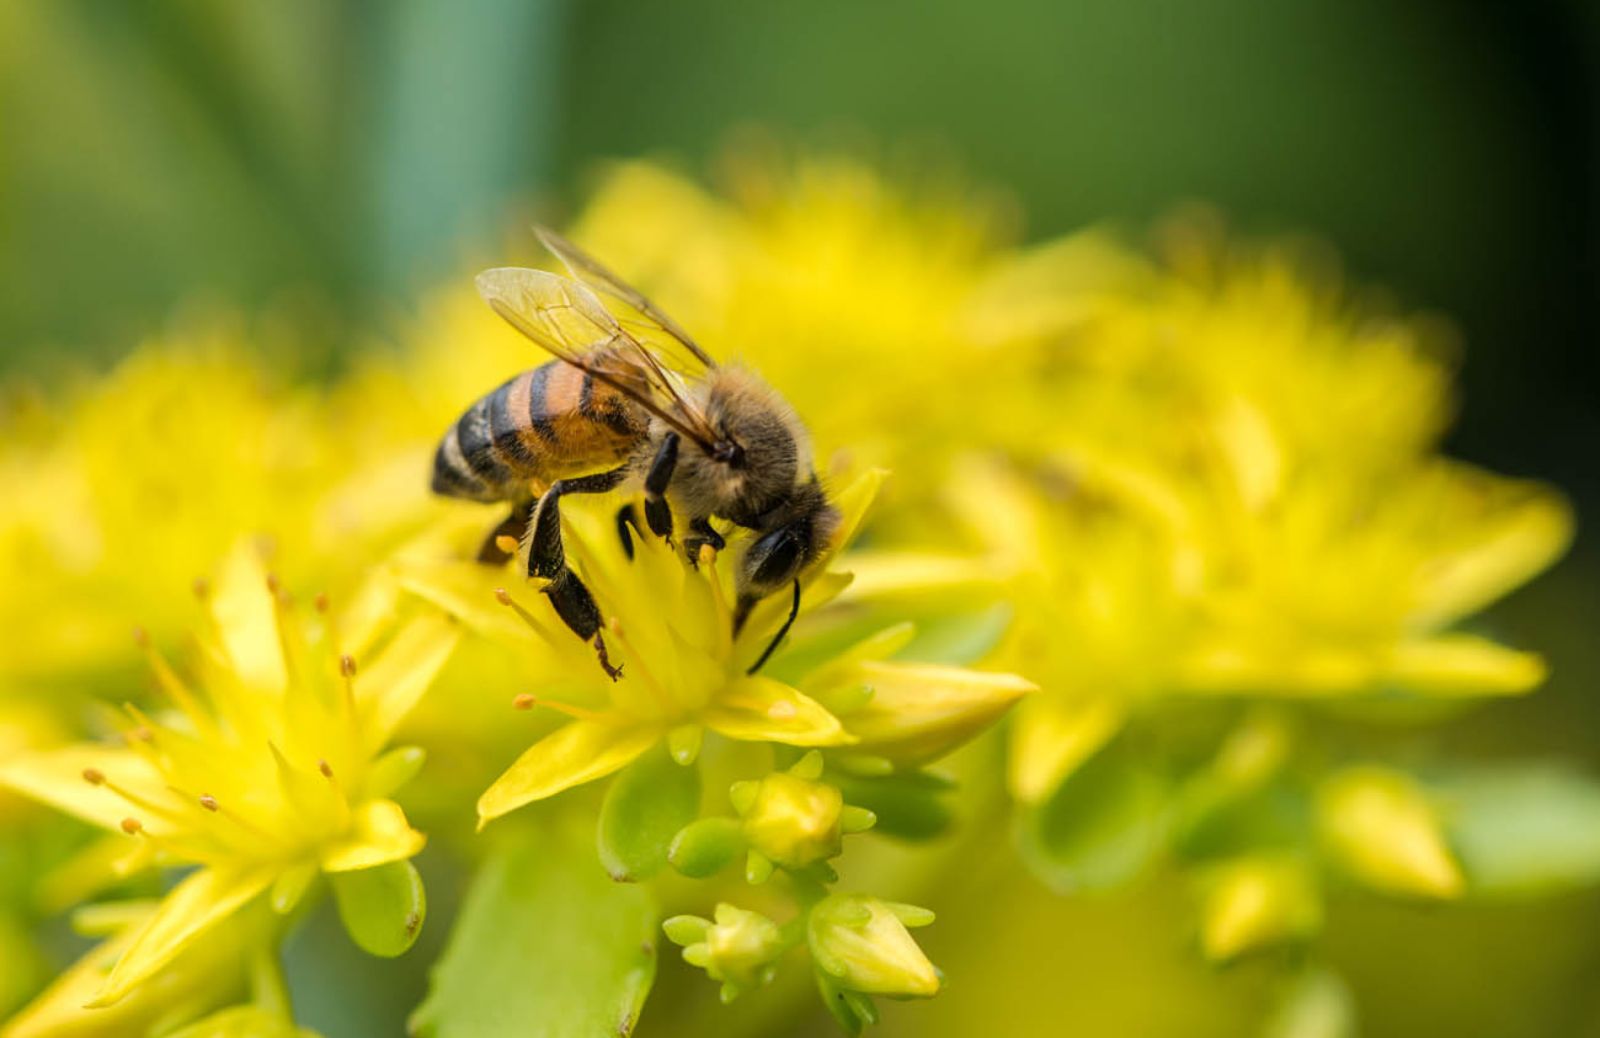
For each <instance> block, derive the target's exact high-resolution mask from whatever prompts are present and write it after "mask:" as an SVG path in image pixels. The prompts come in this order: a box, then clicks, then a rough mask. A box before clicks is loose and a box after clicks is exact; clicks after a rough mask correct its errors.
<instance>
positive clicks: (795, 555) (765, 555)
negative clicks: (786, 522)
mask: <svg viewBox="0 0 1600 1038" xmlns="http://www.w3.org/2000/svg"><path fill="white" fill-rule="evenodd" d="M799 565H800V536H799V534H798V533H796V532H795V530H794V529H793V528H791V527H784V528H783V529H780V530H774V531H772V532H771V533H769V534H766V535H765V536H763V537H760V538H758V539H757V540H756V542H755V543H754V544H752V545H750V549H749V551H748V552H747V553H746V554H745V558H744V567H745V572H746V573H747V574H749V578H750V583H751V585H752V586H753V587H757V588H768V587H774V586H776V585H778V584H781V583H783V582H784V581H786V580H788V579H789V578H790V577H792V576H794V571H795V570H796V569H797V568H798V567H799Z"/></svg>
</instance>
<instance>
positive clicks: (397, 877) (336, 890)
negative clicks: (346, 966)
mask: <svg viewBox="0 0 1600 1038" xmlns="http://www.w3.org/2000/svg"><path fill="white" fill-rule="evenodd" d="M328 878H329V879H330V880H331V881H332V883H333V896H334V900H336V901H337V902H338V903H339V918H340V919H341V920H342V921H343V922H344V929H345V932H346V933H348V934H349V935H350V939H351V940H352V941H355V942H356V944H357V945H359V946H360V947H361V949H362V950H363V951H366V952H369V953H371V954H373V955H381V956H383V957H384V958H386V959H387V958H393V957H395V956H396V955H402V954H404V953H405V952H406V951H407V950H408V949H409V948H410V947H411V945H412V943H413V942H414V941H416V939H417V934H419V933H421V932H422V921H423V920H424V919H426V918H427V915H428V898H427V895H426V893H425V892H424V891H423V889H422V877H421V876H420V875H418V874H417V870H416V867H415V866H413V865H412V864H411V863H410V862H409V861H393V862H389V863H388V864H387V865H375V866H373V867H372V868H370V869H358V870H356V871H354V872H331V873H329V874H328Z"/></svg>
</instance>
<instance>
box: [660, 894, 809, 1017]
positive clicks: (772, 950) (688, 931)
mask: <svg viewBox="0 0 1600 1038" xmlns="http://www.w3.org/2000/svg"><path fill="white" fill-rule="evenodd" d="M662 929H663V930H665V931H666V934H667V937H668V938H670V939H671V940H672V941H673V942H674V943H676V944H681V945H683V946H684V947H683V958H684V960H685V961H686V962H688V963H690V964H691V965H694V966H699V967H700V968H701V969H703V970H705V971H706V975H707V976H708V977H710V978H711V979H712V980H718V981H721V982H722V1000H723V1001H724V1002H731V1001H733V1000H734V999H735V998H737V997H738V996H739V995H740V994H742V993H743V992H745V991H747V990H749V989H751V988H755V987H760V986H761V985H763V984H766V983H768V982H769V981H771V980H772V977H773V974H774V973H775V972H776V970H777V959H778V957H779V956H780V955H782V954H783V951H784V940H783V933H782V931H780V930H779V929H778V924H777V923H774V922H773V921H772V920H771V919H768V918H767V917H766V916H764V915H761V914H760V913H759V912H747V911H745V910H744V909H742V908H735V907H734V906H733V905H727V904H722V905H718V906H717V910H716V921H715V922H712V921H711V920H709V919H702V918H700V917H698V916H685V915H680V916H674V917H672V918H671V919H668V920H667V921H666V922H665V923H663V924H662Z"/></svg>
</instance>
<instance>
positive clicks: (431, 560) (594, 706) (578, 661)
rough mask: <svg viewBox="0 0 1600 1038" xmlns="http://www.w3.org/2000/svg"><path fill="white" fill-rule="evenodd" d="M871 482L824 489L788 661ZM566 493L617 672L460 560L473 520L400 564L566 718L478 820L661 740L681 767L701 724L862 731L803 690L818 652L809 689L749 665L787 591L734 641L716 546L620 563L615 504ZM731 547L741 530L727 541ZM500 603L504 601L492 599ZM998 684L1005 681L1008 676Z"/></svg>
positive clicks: (949, 673)
mask: <svg viewBox="0 0 1600 1038" xmlns="http://www.w3.org/2000/svg"><path fill="white" fill-rule="evenodd" d="M881 480H882V474H881V473H868V474H865V475H862V476H858V477H857V478H855V479H854V480H852V481H850V482H848V483H847V484H845V485H843V486H842V487H840V488H839V490H838V492H837V493H836V494H835V495H834V500H835V503H836V504H837V506H838V507H839V509H840V511H841V513H842V515H843V521H842V523H841V525H840V530H839V533H838V534H837V535H836V536H835V539H834V542H833V544H832V545H831V546H830V548H829V549H828V550H827V551H826V552H824V553H823V555H822V557H820V558H819V559H818V560H817V562H816V563H814V564H813V565H812V566H811V567H810V568H809V569H808V570H807V572H806V573H804V574H802V575H801V578H800V580H801V584H802V587H803V592H802V595H801V605H800V620H799V622H798V624H797V625H796V629H795V632H794V635H793V639H792V640H793V642H794V643H795V646H793V647H790V653H792V656H793V657H800V658H804V657H807V656H808V655H814V654H813V653H811V652H810V650H808V649H806V648H805V647H804V645H803V643H804V642H806V640H807V639H806V637H805V634H804V629H805V628H806V627H807V626H809V624H808V621H809V620H810V619H811V618H813V617H817V618H818V620H819V623H820V617H819V616H818V614H819V613H820V612H821V611H822V610H823V608H824V607H825V606H826V605H827V604H828V603H829V602H830V601H832V600H833V599H834V597H835V596H837V595H838V593H839V592H840V591H841V590H842V589H843V588H844V587H845V586H846V585H847V584H848V583H849V580H850V577H849V575H848V574H847V573H843V572H839V571H837V570H834V569H831V568H830V564H831V562H832V561H833V559H834V557H835V556H836V554H837V553H838V552H839V550H840V549H841V548H842V547H843V546H844V545H845V544H846V543H847V542H848V541H849V539H850V538H851V537H852V536H854V534H855V532H856V530H857V529H858V528H859V526H860V524H861V521H862V519H863V517H864V515H865V512H866V510H867V507H868V505H869V504H870V503H871V501H872V499H873V498H874V496H875V495H876V493H877V488H878V486H879V484H880V482H881ZM572 504H573V507H572V508H570V509H569V508H567V507H566V506H565V505H564V506H563V509H562V518H563V522H564V524H565V526H564V535H565V543H566V547H567V551H568V557H569V561H570V562H571V563H572V564H573V565H574V567H575V569H576V570H577V572H578V573H579V575H580V576H581V577H582V578H583V580H584V582H585V583H586V584H587V585H588V586H589V588H590V590H591V591H592V592H593V593H594V597H595V600H596V602H597V603H598V604H599V607H600V612H601V615H602V616H604V617H605V618H606V623H607V626H606V628H605V629H604V637H605V642H606V645H607V647H608V652H609V654H610V657H611V660H612V662H613V663H616V664H621V667H622V674H621V676H620V678H619V679H618V680H616V681H612V680H609V679H608V678H607V677H606V676H605V674H604V673H603V672H602V670H601V668H600V667H599V665H598V664H597V662H596V660H595V656H594V651H593V649H592V648H591V647H590V646H588V645H587V644H585V643H583V642H582V641H580V640H579V639H577V638H576V637H574V636H573V635H572V634H571V632H570V631H569V630H568V629H567V628H566V627H564V626H563V625H562V624H561V622H560V620H559V619H558V618H557V617H556V615H555V613H554V610H553V608H552V607H551V606H550V605H549V604H548V603H546V602H544V601H540V600H539V599H538V598H536V597H534V596H532V595H523V594H518V593H513V592H511V591H508V590H506V589H505V588H503V587H497V586H496V585H497V584H501V583H504V582H505V580H506V575H505V574H504V573H503V572H496V571H490V570H486V569H485V568H484V567H482V566H479V565H476V564H472V563H465V562H459V561H454V560H455V559H459V558H460V557H461V556H462V555H463V554H465V550H466V549H465V544H466V541H468V540H471V539H472V537H473V536H474V534H475V535H476V536H477V537H481V536H482V530H481V520H474V521H472V522H470V523H463V524H461V525H460V527H459V529H458V530H457V532H458V533H459V534H460V535H461V541H462V543H461V545H459V546H453V545H452V544H451V543H450V542H449V539H448V538H449V534H448V531H447V534H446V538H445V540H444V541H443V542H442V543H441V542H440V541H438V540H433V541H428V542H424V543H422V544H420V545H418V546H416V547H414V548H413V549H412V550H410V551H408V552H406V553H403V554H402V557H401V558H400V559H399V560H398V561H397V562H396V564H395V569H396V575H397V578H398V579H399V581H400V582H401V584H402V585H404V586H405V587H407V588H409V589H410V590H412V591H413V592H415V593H417V594H419V595H421V596H423V597H424V598H427V599H429V600H430V601H432V602H434V603H436V604H437V605H439V606H440V607H442V608H444V609H446V610H448V611H450V612H453V613H455V614H456V615H458V616H460V617H462V618H463V619H464V620H466V621H468V622H469V623H472V624H473V625H475V626H477V627H478V628H479V629H481V630H483V631H485V632H486V633H489V634H490V635H491V636H495V637H498V638H501V639H504V640H506V641H509V642H511V643H513V644H517V645H520V646H522V647H524V648H526V649H529V650H531V651H532V659H531V660H530V664H531V668H532V670H533V672H534V673H532V674H531V675H530V679H531V680H533V681H535V682H537V683H536V684H534V685H533V686H532V687H533V688H535V689H537V691H533V692H527V693H523V694H522V695H521V696H519V697H518V698H517V700H516V705H518V706H520V707H524V708H528V707H534V706H544V707H548V708H549V709H551V710H553V711H555V712H558V713H561V714H564V715H566V716H567V717H568V718H569V720H568V721H567V723H565V724H564V725H562V726H561V727H560V728H558V729H556V730H555V731H554V732H552V733H551V734H549V735H547V736H545V737H544V738H542V739H540V740H539V741H537V742H536V743H534V745H533V746H532V747H530V748H529V749H528V750H527V751H526V752H524V753H523V754H522V756H521V757H520V758H519V759H518V760H517V761H516V762H515V763H514V764H513V765H512V766H511V767H510V768H509V769H508V770H507V771H506V772H505V773H504V774H503V775H502V776H501V777H500V778H499V779H498V780H497V781H496V782H495V783H494V784H493V785H491V786H490V787H489V789H488V790H487V791H486V792H485V793H484V794H483V796H482V797H481V798H480V800H479V802H478V815H479V819H480V822H487V821H489V820H490V819H493V818H497V817H499V816H500V815H503V814H505V813H506V812H508V811H511V810H514V809H515V808H517V807H520V806H522V805H523V804H527V803H529V802H531V801H535V800H540V799H543V798H545V797H549V796H553V795H554V794H556V793H559V792H561V791H562V790H565V789H568V788H571V787H573V786H576V785H580V784H582V783H585V782H590V781H593V780H595V779H598V778H602V777H604V776H606V775H608V774H610V773H612V772H614V771H616V770H618V769H619V768H622V767H623V766H624V765H626V764H628V763H629V762H630V761H632V760H634V759H636V758H637V757H639V755H641V754H642V753H644V752H645V750H647V749H649V748H650V747H651V746H653V745H656V744H657V743H659V742H661V741H663V740H665V741H666V742H667V745H668V747H669V749H671V751H672V753H673V755H674V757H675V758H677V759H678V760H679V762H680V763H689V762H691V761H692V760H693V759H694V758H695V755H696V754H697V752H698V749H699V746H700V742H701V740H702V739H703V737H704V733H705V731H706V730H708V729H709V730H710V731H713V732H716V733H718V734H720V735H723V736H725V737H727V738H730V739H736V740H743V741H751V742H772V743H780V744H786V745H790V746H801V747H840V746H849V745H851V744H853V743H855V742H856V741H857V738H856V736H854V735H853V734H851V732H850V731H849V730H848V728H847V727H846V726H845V724H844V723H843V722H842V721H841V720H840V718H839V717H838V716H836V715H835V714H834V713H832V712H831V711H830V710H829V709H827V708H826V707H825V706H824V705H823V704H822V703H821V702H819V701H818V699H817V698H816V696H815V695H813V694H811V692H812V691H813V690H815V691H818V692H819V693H821V692H831V691H833V690H835V689H836V687H837V681H836V679H834V678H832V677H828V676H827V675H826V674H825V672H824V668H825V665H826V662H827V660H826V659H824V660H823V662H822V663H819V664H817V665H815V666H813V667H812V668H811V670H810V672H809V673H821V674H823V677H822V678H821V679H820V681H821V684H820V686H819V687H818V688H816V689H813V686H812V683H811V681H810V680H809V678H808V677H807V676H806V675H802V676H800V677H798V678H796V679H795V682H794V683H790V682H787V681H784V680H780V679H779V678H777V677H772V676H768V675H767V674H765V673H758V674H754V675H752V674H749V673H747V671H748V670H749V669H750V667H751V665H752V663H754V662H755V661H756V660H757V659H758V657H760V655H761V654H762V652H763V651H764V649H765V648H766V646H767V645H768V643H770V641H771V640H772V638H773V637H774V636H775V635H776V634H777V633H778V631H779V630H780V628H781V627H782V626H783V623H784V620H785V618H786V615H787V613H788V610H789V607H790V605H791V602H790V600H789V599H788V597H787V596H785V595H775V596H772V597H771V598H768V599H766V600H764V601H763V602H761V603H760V604H759V605H758V606H757V607H756V608H755V609H754V611H753V612H752V613H751V615H750V618H749V620H748V621H747V622H746V623H745V625H744V627H743V628H742V630H741V631H740V632H739V634H738V635H737V636H735V635H734V634H733V623H732V613H731V610H730V602H731V601H732V597H733V596H732V583H731V575H730V574H728V573H726V572H724V567H722V566H720V565H719V563H718V559H717V557H716V553H715V552H713V551H711V550H709V549H704V550H702V552H701V555H700V557H699V559H698V560H697V562H696V563H695V564H691V563H690V562H689V561H688V560H686V559H684V558H683V557H682V555H681V554H680V553H679V552H678V551H677V550H675V549H674V548H673V547H671V546H669V545H667V544H665V543H664V542H662V541H661V540H660V539H658V538H653V537H641V538H637V539H635V551H634V554H633V557H632V558H630V557H629V556H628V555H627V554H626V553H625V552H624V551H623V548H622V545H621V543H620V542H619V540H618V538H617V535H616V528H615V523H614V518H613V516H614V513H615V507H616V506H615V502H614V501H612V500H609V499H608V500H605V501H601V502H599V503H598V504H594V503H592V502H582V501H574V502H572ZM463 515H464V516H466V518H468V519H472V518H473V517H472V516H471V515H470V514H468V513H463ZM740 547H741V545H740V544H739V540H738V538H735V539H734V543H733V544H732V545H731V546H730V547H729V548H728V549H727V550H729V551H738V550H740ZM496 599H498V600H499V602H500V603H501V606H498V607H497V606H496V605H494V604H493V603H494V601H495V600H496ZM486 603H488V604H486ZM785 655H786V654H784V653H780V654H779V655H778V656H776V657H774V659H773V661H772V663H773V665H772V670H773V671H774V672H782V668H783V666H784V665H785V664H786V660H785ZM880 666H881V667H883V668H884V669H885V673H887V674H889V675H891V678H892V677H893V676H894V675H896V674H897V672H898V669H899V668H912V670H911V672H912V673H917V674H922V676H923V678H924V688H925V690H926V693H927V695H928V696H930V697H931V698H932V699H933V700H935V701H938V700H939V699H940V698H941V697H945V696H949V695H950V694H951V692H950V689H949V688H948V687H945V686H946V685H953V684H957V683H961V682H970V678H969V677H968V675H967V673H966V672H965V671H962V670H960V669H959V668H948V669H943V670H940V669H935V670H932V671H926V672H924V671H919V670H916V669H915V665H914V664H901V663H894V662H889V661H885V662H883V663H882V664H880ZM994 680H995V681H996V682H998V683H1000V684H1002V685H1007V686H1009V685H1011V684H1014V683H1015V679H1013V678H1010V677H1006V676H997V677H996V678H995V679H994ZM941 682H943V683H945V684H944V685H942V684H941ZM989 716H991V717H992V716H994V712H993V711H991V712H990V713H989ZM974 730H975V726H973V725H968V726H967V728H966V731H967V732H968V733H969V734H970V733H971V732H972V731H974Z"/></svg>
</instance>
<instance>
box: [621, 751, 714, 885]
mask: <svg viewBox="0 0 1600 1038" xmlns="http://www.w3.org/2000/svg"><path fill="white" fill-rule="evenodd" d="M699 812H700V769H699V768H697V767H694V766H693V765H689V766H687V767H686V766H684V765H682V764H679V763H678V762H677V761H675V760H673V759H672V756H671V755H670V754H669V753H668V752H667V751H666V750H665V749H663V748H661V747H656V748H655V749H652V750H650V751H649V752H647V753H645V754H644V756H642V757H640V758H639V759H638V760H636V761H634V762H633V763H632V764H630V765H628V766H627V767H626V768H624V769H623V770H622V771H621V772H620V773H618V775H617V777H616V778H615V779H613V780H612V782H611V788H610V789H608V790H606V799H605V802H604V803H603V804H601V805H600V824H599V827H598V829H597V831H596V837H597V842H598V843H599V846H600V863H601V864H602V865H604V866H605V867H606V871H607V872H609V873H611V878H612V879H614V880H616V881H617V882H619V883H632V882H634V881H636V880H641V879H648V878H649V877H651V876H653V875H655V874H656V873H657V872H659V871H661V867H662V866H663V865H665V864H666V863H667V848H668V847H669V846H670V845H671V843H672V838H673V837H674V836H676V835H677V834H678V830H680V829H682V828H683V827H684V826H686V825H688V824H689V823H690V822H692V821H694V818H695V815H697V814H699Z"/></svg>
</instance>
